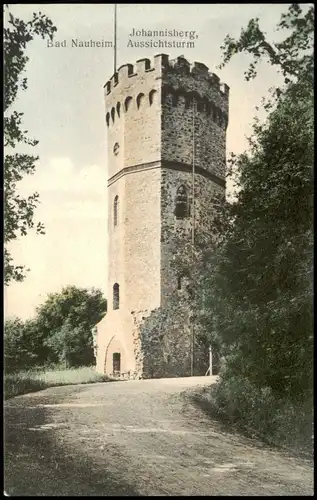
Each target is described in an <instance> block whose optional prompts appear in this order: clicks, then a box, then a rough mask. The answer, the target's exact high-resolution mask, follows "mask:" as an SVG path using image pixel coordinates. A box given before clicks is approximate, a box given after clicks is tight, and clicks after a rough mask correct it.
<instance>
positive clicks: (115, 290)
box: [113, 283, 119, 310]
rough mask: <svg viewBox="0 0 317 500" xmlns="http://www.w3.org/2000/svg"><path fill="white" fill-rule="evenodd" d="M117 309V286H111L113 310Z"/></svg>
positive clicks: (116, 284)
mask: <svg viewBox="0 0 317 500" xmlns="http://www.w3.org/2000/svg"><path fill="white" fill-rule="evenodd" d="M116 309H119V285H118V283H115V284H114V285H113V310H116Z"/></svg>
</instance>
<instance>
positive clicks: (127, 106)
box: [124, 96, 132, 111]
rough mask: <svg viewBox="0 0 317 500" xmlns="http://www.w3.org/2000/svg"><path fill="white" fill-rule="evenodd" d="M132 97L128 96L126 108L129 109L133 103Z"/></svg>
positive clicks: (125, 102)
mask: <svg viewBox="0 0 317 500" xmlns="http://www.w3.org/2000/svg"><path fill="white" fill-rule="evenodd" d="M131 101H132V97H130V96H128V97H127V98H126V100H125V101H124V109H125V110H126V111H128V109H129V107H130V105H131Z"/></svg>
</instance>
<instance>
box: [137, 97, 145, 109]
mask: <svg viewBox="0 0 317 500" xmlns="http://www.w3.org/2000/svg"><path fill="white" fill-rule="evenodd" d="M143 100H144V94H139V95H138V97H137V98H136V103H137V106H138V109H139V108H140V106H141V104H142V102H143Z"/></svg>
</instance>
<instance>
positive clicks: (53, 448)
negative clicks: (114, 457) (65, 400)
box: [4, 401, 139, 496]
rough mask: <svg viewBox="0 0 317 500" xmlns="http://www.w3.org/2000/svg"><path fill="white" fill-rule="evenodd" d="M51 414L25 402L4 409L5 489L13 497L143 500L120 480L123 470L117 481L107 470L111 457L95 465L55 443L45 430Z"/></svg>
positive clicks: (78, 453) (116, 477)
mask: <svg viewBox="0 0 317 500" xmlns="http://www.w3.org/2000/svg"><path fill="white" fill-rule="evenodd" d="M28 405H30V401H28ZM46 412H47V410H46V409H45V408H41V407H36V406H34V407H30V406H26V403H25V404H23V406H22V404H21V401H20V403H19V406H18V405H15V404H12V405H9V406H8V407H7V408H6V410H5V467H4V472H5V481H4V484H5V491H6V492H7V493H8V495H10V496H32V495H34V496H50V495H51V496H68V495H75V496H121V495H123V496H139V494H138V492H136V491H134V489H133V487H131V486H130V485H129V484H127V483H126V482H125V481H124V478H122V479H120V473H119V471H118V474H117V473H116V474H115V477H114V474H113V471H112V472H110V471H109V470H107V460H106V457H104V459H103V460H102V461H100V460H99V461H94V459H93V458H92V457H91V456H87V455H85V454H84V453H80V452H79V451H78V450H77V451H75V452H74V450H73V449H72V448H71V449H70V448H69V446H67V445H66V446H64V444H63V442H60V443H58V442H56V440H55V439H54V438H53V436H54V434H55V433H54V430H52V429H49V428H48V429H46V430H43V429H41V426H43V425H45V424H46V423H47V421H48V419H47V413H46ZM32 429H33V430H32ZM44 429H45V427H44ZM108 452H109V450H107V454H108ZM110 455H111V454H110Z"/></svg>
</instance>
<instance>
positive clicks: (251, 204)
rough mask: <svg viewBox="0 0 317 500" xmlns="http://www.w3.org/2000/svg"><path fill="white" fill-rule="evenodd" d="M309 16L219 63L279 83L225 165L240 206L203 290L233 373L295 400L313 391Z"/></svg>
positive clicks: (298, 13) (244, 37)
mask: <svg viewBox="0 0 317 500" xmlns="http://www.w3.org/2000/svg"><path fill="white" fill-rule="evenodd" d="M313 28H314V8H313V7H309V8H308V10H307V12H306V13H305V14H304V13H303V11H302V9H301V8H300V6H299V5H298V4H292V5H291V6H290V7H289V10H288V12H287V13H286V14H283V15H282V18H281V21H280V23H279V24H278V29H286V30H287V31H288V34H287V37H286V38H285V40H284V41H283V42H280V43H270V42H269V41H267V39H266V35H265V34H264V33H263V32H262V31H261V29H260V27H259V20H258V19H252V20H251V21H250V22H249V24H248V26H247V28H246V29H244V30H242V32H241V36H240V38H239V39H238V40H234V39H232V38H231V37H229V36H227V38H226V40H225V44H224V46H223V50H224V62H223V64H227V63H228V62H229V61H230V59H231V57H232V56H233V55H234V54H237V53H239V52H245V53H248V54H251V55H252V56H253V62H252V63H251V64H250V68H249V70H248V71H247V72H246V74H245V76H246V79H247V80H248V79H252V78H254V77H255V76H256V65H257V63H258V62H260V61H262V60H263V59H264V58H265V57H266V58H267V60H268V61H269V63H270V64H272V65H273V66H275V67H276V68H277V69H278V70H279V71H280V72H281V73H282V75H283V77H284V85H283V86H281V87H279V88H278V89H273V92H272V94H271V99H269V100H268V101H266V104H265V106H266V109H267V111H268V115H267V118H266V119H265V121H264V123H260V122H259V121H258V120H255V123H254V126H253V134H252V136H251V137H250V139H249V148H248V151H247V152H245V153H244V154H242V155H239V156H236V157H233V158H232V159H231V166H233V167H234V168H235V169H236V171H237V172H238V177H237V187H238V191H237V193H236V200H235V201H234V202H232V203H231V204H229V205H227V206H226V211H225V212H224V216H225V218H226V222H225V225H224V228H225V230H224V234H223V238H222V240H221V243H220V245H219V246H218V249H217V259H216V263H215V262H214V265H215V268H214V269H215V271H214V273H213V275H212V276H210V277H209V285H208V287H207V293H208V303H209V311H210V314H211V315H212V316H213V318H214V322H215V324H216V330H217V331H218V332H220V334H221V339H222V344H223V349H224V352H225V353H226V355H227V356H228V360H229V361H228V363H229V365H230V370H231V373H233V374H235V375H237V376H244V377H245V378H247V379H248V380H250V381H251V382H252V383H253V384H254V385H255V386H258V387H270V388H271V389H272V390H273V391H274V393H275V394H278V395H280V396H287V397H289V398H290V399H294V400H298V399H300V398H305V397H307V394H309V393H311V391H312V373H313V370H312V351H313V334H312V266H313V258H312V255H313V163H314V132H313V129H314V118H313V97H314V88H313Z"/></svg>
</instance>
